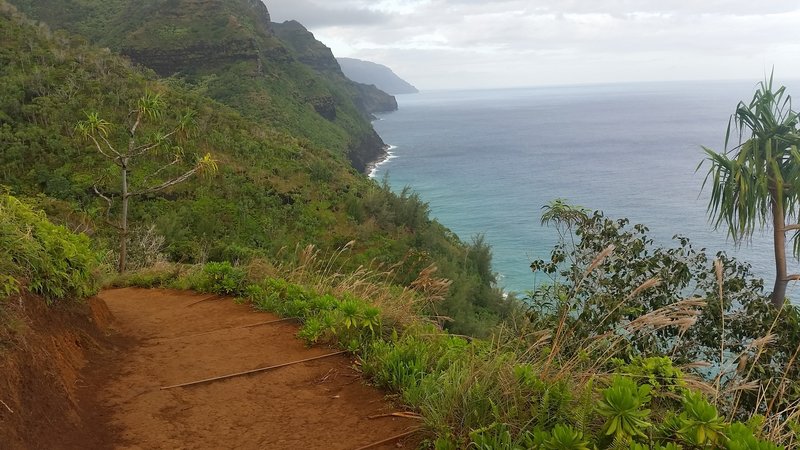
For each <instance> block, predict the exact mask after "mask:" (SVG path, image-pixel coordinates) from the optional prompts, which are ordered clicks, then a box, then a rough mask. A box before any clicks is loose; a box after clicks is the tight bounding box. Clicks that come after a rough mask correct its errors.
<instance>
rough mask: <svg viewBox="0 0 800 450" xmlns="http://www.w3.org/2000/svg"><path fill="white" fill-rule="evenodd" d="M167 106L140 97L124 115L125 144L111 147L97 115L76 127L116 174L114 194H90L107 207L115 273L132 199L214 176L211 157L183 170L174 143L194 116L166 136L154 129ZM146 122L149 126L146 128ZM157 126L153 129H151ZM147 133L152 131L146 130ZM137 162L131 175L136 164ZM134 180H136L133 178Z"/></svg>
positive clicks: (108, 127)
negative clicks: (115, 248)
mask: <svg viewBox="0 0 800 450" xmlns="http://www.w3.org/2000/svg"><path fill="white" fill-rule="evenodd" d="M165 111H166V102H165V101H164V99H163V98H162V96H161V94H157V93H147V94H145V95H144V96H143V97H141V98H140V99H139V100H138V101H137V102H136V105H135V107H134V108H133V109H132V110H131V111H130V113H129V114H128V123H127V124H126V126H125V129H124V136H125V137H126V138H127V139H126V141H127V142H123V144H122V145H117V144H115V143H114V142H113V140H114V139H113V137H112V135H113V133H112V128H113V127H112V124H111V123H110V122H107V121H106V120H104V119H102V118H101V117H100V115H99V114H98V113H97V112H87V113H86V119H85V120H83V121H81V122H78V124H77V125H76V127H75V129H76V131H77V132H78V133H79V134H80V135H82V136H83V137H85V138H86V139H88V140H89V141H90V142H91V143H92V145H93V146H94V148H95V150H97V151H98V152H100V154H101V155H102V156H103V157H105V158H106V159H108V160H110V161H111V162H113V163H114V165H116V166H117V167H118V168H119V172H118V173H119V180H118V183H119V188H120V190H119V192H115V193H109V192H102V191H101V190H100V189H99V188H98V187H97V185H95V186H94V191H95V193H96V194H97V195H98V196H100V197H101V198H102V199H103V200H105V202H106V203H107V208H106V217H107V222H108V223H109V224H110V225H112V226H113V227H114V228H116V229H117V230H118V232H119V265H118V270H119V272H120V273H121V272H124V271H125V269H126V260H127V255H128V251H127V242H128V232H129V226H128V207H129V202H130V199H131V198H132V197H137V196H143V195H147V194H153V193H156V192H160V191H163V190H164V189H167V188H169V187H171V186H175V185H176V184H179V183H182V182H184V181H186V180H188V179H189V178H190V177H192V176H193V175H195V174H205V175H210V174H214V173H216V171H217V163H216V161H215V160H214V159H213V158H212V156H211V154H210V153H206V154H205V155H204V156H202V157H199V158H196V161H194V162H193V163H191V164H190V165H187V164H186V163H185V161H184V160H185V156H184V150H183V148H182V147H181V146H180V145H176V140H180V138H184V137H186V136H187V134H188V132H189V131H190V130H191V128H192V126H193V123H194V113H193V112H192V111H188V112H186V113H185V114H183V115H181V116H180V117H178V118H177V123H176V125H175V126H173V127H172V128H171V129H168V131H164V130H161V129H158V127H159V126H161V124H162V123H163V122H166V121H167V120H165V117H164V115H165ZM148 122H153V124H150V123H148ZM156 123H157V124H156ZM146 124H147V125H156V129H155V130H153V129H148V130H147V131H145V130H144V128H145V125H146ZM148 128H152V127H148ZM137 162H141V164H140V165H139V166H137V167H138V168H139V170H138V171H137V172H136V173H133V169H134V166H135V163H137ZM132 175H135V176H132ZM117 199H119V202H120V211H119V218H118V220H116V221H112V220H108V216H109V215H110V212H111V209H112V207H113V206H114V203H115V201H116V200H117Z"/></svg>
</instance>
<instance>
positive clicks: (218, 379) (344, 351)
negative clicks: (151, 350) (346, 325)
mask: <svg viewBox="0 0 800 450" xmlns="http://www.w3.org/2000/svg"><path fill="white" fill-rule="evenodd" d="M342 353H347V351H346V350H341V351H338V352H333V353H328V354H327V355H321V356H314V357H313V358H306V359H301V360H300V361H292V362H288V363H283V364H277V365H274V366H268V367H261V368H259V369H253V370H247V371H244V372H237V373H232V374H229V375H221V376H218V377H213V378H206V379H204V380H198V381H190V382H188V383H181V384H174V385H172V386H163V387H161V388H160V390H162V391H165V390H167V389H174V388H179V387H188V386H196V385H198V384H205V383H211V382H214V381H220V380H227V379H228V378H235V377H242V376H245V375H251V374H254V373H259V372H266V371H268V370H274V369H279V368H281V367H286V366H291V365H293V364H300V363H304V362H308V361H314V360H316V359H322V358H328V357H331V356H336V355H341V354H342Z"/></svg>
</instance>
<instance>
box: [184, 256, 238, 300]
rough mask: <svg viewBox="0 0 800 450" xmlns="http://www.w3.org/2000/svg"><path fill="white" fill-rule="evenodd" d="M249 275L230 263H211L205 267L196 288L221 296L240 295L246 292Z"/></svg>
mask: <svg viewBox="0 0 800 450" xmlns="http://www.w3.org/2000/svg"><path fill="white" fill-rule="evenodd" d="M246 277H247V274H246V273H245V271H244V270H242V269H241V268H238V267H233V266H232V265H231V263H229V262H227V261H226V262H211V263H207V264H206V265H204V266H203V270H202V271H201V273H200V276H199V281H198V285H197V286H196V288H197V289H198V290H199V291H201V292H213V293H215V294H219V295H240V294H242V292H244V288H245V286H244V281H245V278H246Z"/></svg>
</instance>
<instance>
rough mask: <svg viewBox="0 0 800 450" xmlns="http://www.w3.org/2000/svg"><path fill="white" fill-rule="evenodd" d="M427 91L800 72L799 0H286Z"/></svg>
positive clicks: (309, 22)
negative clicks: (759, 0) (797, 25)
mask: <svg viewBox="0 0 800 450" xmlns="http://www.w3.org/2000/svg"><path fill="white" fill-rule="evenodd" d="M267 6H268V7H269V8H270V11H271V12H273V14H275V15H276V16H277V17H284V16H283V14H284V13H285V12H293V14H296V17H288V18H296V19H297V20H299V21H300V22H302V23H304V24H305V25H306V26H307V27H308V28H309V29H311V30H312V31H313V32H314V34H315V35H316V36H317V38H319V39H320V40H322V41H323V42H325V43H326V44H327V45H329V46H330V47H331V48H332V49H333V51H334V53H335V54H337V56H352V57H356V58H361V59H369V60H374V61H376V62H380V63H383V64H386V65H388V66H390V67H392V68H393V69H395V71H397V72H398V73H399V74H400V75H401V76H404V77H406V78H408V79H409V81H411V82H412V83H414V84H416V85H417V86H419V87H421V88H442V87H479V86H487V87H489V86H521V85H532V84H554V83H594V82H610V81H635V80H641V81H645V80H670V79H728V78H746V79H756V80H757V79H760V78H761V77H762V76H763V74H764V72H765V71H769V70H770V68H771V67H772V66H773V65H774V66H775V67H776V73H777V74H778V75H780V76H781V77H782V78H783V77H787V78H789V77H791V78H797V77H800V43H799V42H798V41H797V39H796V37H795V34H796V31H795V30H796V28H797V27H796V24H797V23H800V4H798V3H797V1H795V0H793V1H785V0H772V1H770V2H752V1H741V0H734V1H730V0H704V1H693V0H659V1H642V0H537V1H528V0H495V1H485V0H372V1H366V0H340V1H336V2H330V1H322V0H303V1H300V2H297V1H295V0H278V1H267Z"/></svg>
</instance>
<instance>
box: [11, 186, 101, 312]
mask: <svg viewBox="0 0 800 450" xmlns="http://www.w3.org/2000/svg"><path fill="white" fill-rule="evenodd" d="M97 264H98V261H97V256H96V255H95V254H94V252H93V251H92V250H91V248H90V245H89V239H88V238H87V237H86V236H85V235H79V234H74V233H72V232H70V231H69V230H68V229H67V228H65V227H63V226H59V225H55V224H53V223H52V222H50V221H49V220H47V217H45V215H44V213H42V212H39V211H36V210H34V209H32V208H31V207H30V206H28V205H27V204H25V203H23V202H21V201H20V200H18V199H17V198H15V197H12V196H10V195H8V194H6V193H2V192H0V300H3V299H5V298H8V297H10V296H11V295H14V294H17V293H20V292H21V291H22V290H26V291H29V292H32V293H34V294H38V295H41V296H42V297H44V298H45V299H47V300H48V301H55V300H61V299H68V298H83V297H87V296H89V295H92V294H93V293H95V292H96V288H97V285H96V283H95V277H94V273H93V271H94V269H95V268H96V267H97ZM0 307H2V304H0Z"/></svg>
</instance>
